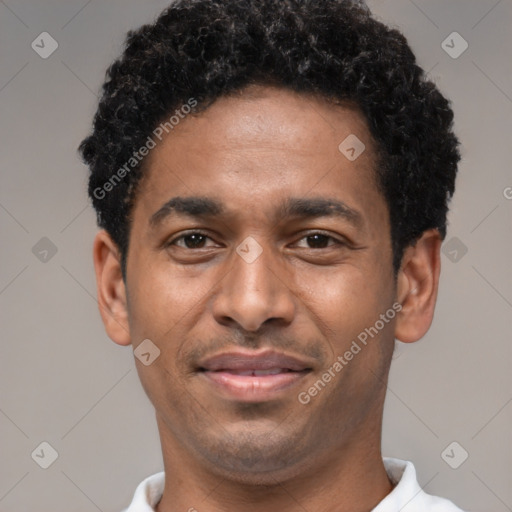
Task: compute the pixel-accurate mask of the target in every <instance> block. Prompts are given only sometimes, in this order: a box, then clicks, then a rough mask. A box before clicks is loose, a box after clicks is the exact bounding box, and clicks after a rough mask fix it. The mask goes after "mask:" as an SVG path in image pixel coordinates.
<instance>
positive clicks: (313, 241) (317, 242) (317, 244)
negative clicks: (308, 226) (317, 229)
mask: <svg viewBox="0 0 512 512" xmlns="http://www.w3.org/2000/svg"><path fill="white" fill-rule="evenodd" d="M306 240H307V241H308V246H309V247H311V248H312V249H324V248H325V247H328V246H329V240H332V237H330V236H327V235H320V234H316V235H309V236H307V237H306Z"/></svg>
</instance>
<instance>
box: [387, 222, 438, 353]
mask: <svg viewBox="0 0 512 512" xmlns="http://www.w3.org/2000/svg"><path fill="white" fill-rule="evenodd" d="M440 250H441V236H440V234H439V231H438V230H437V229H430V230H428V231H425V232H424V233H423V235H422V236H421V237H420V238H419V239H418V240H417V241H416V243H415V244H414V245H410V246H409V247H407V249H406V250H405V252H404V256H403V258H402V265H401V268H400V271H399V274H398V278H397V298H398V301H399V302H400V304H402V310H401V311H400V313H399V315H398V317H397V322H396V326H395V337H396V338H397V339H398V340H400V341H403V342H405V343H412V342H414V341H418V340H419V339H421V338H422V337H423V336H424V335H425V334H426V333H427V331H428V329H429V328H430V325H431V324H432V319H433V317H434V309H435V304H436V299H437V292H438V288H439V275H440V271H441V257H440Z"/></svg>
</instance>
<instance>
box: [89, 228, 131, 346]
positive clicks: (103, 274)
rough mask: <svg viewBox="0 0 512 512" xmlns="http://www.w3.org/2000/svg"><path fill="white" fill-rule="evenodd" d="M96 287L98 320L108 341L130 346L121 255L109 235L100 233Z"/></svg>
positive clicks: (96, 242) (96, 247) (95, 255)
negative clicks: (98, 310)
mask: <svg viewBox="0 0 512 512" xmlns="http://www.w3.org/2000/svg"><path fill="white" fill-rule="evenodd" d="M93 259H94V269H95V272H96V287H97V292H98V304H99V309H100V314H101V318H102V319H103V324H104V325H105V330H106V331H107V334H108V336H109V338H110V339H111V340H112V341H114V342H115V343H117V344H119V345H130V343H131V338H130V330H129V324H128V311H127V307H126V288H125V284H124V281H123V276H122V273H121V255H120V253H119V249H118V248H117V245H116V244H115V243H114V242H113V240H112V238H111V237H110V235H109V234H108V233H107V232H106V231H105V230H101V231H100V232H98V234H97V235H96V237H95V239H94V247H93Z"/></svg>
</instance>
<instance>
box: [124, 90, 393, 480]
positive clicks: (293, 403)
mask: <svg viewBox="0 0 512 512" xmlns="http://www.w3.org/2000/svg"><path fill="white" fill-rule="evenodd" d="M352 134H353V135H356V136H357V138H358V139H360V141H362V142H363V143H364V144H365V146H366V148H365V150H364V152H363V153H362V154H361V155H360V156H359V157H358V158H357V159H355V160H354V161H351V160H350V159H349V158H347V155H348V156H351V155H352V151H350V148H348V151H345V153H343V152H342V151H340V149H338V146H339V145H340V143H341V142H342V141H344V140H345V139H346V138H347V137H348V136H350V135H352ZM349 140H351V139H349ZM345 149H347V148H345ZM374 158H375V154H374V144H373V142H372V139H371V137H370V134H369V131H368V127H367V125H366V123H365V122H364V120H363V117H362V116H361V115H360V114H359V113H358V112H357V111H356V110H352V109H349V108H341V107H336V106H333V105H330V104H328V103H325V102H323V101H321V100H318V99H313V98H308V97H305V96H301V95H297V94H294V93H292V92H287V91H284V90H278V89H273V88H262V87H258V88H253V89H251V90H246V91H245V92H244V93H243V94H241V95H237V96H236V97H231V98H223V99H220V100H218V101H217V102H216V103H214V104H213V105H212V106H211V107H210V108H208V109H207V110H206V111H204V112H203V113H201V114H199V115H197V116H192V115H190V116H188V117H187V118H186V119H184V120H182V121H181V122H180V124H179V125H178V126H176V127H175V128H174V130H173V131H172V132H171V133H170V134H169V136H167V138H165V139H164V140H163V142H162V143H161V144H160V145H159V146H157V148H155V149H154V150H153V151H152V152H151V154H150V155H149V157H148V160H147V162H146V165H147V174H146V176H145V178H144V180H143V182H142V183H141V186H140V189H139V191H138V195H137V200H136V203H135V206H134V210H133V224H132V228H131V235H130V247H129V253H128V260H127V280H126V290H127V312H128V318H129V326H130V337H131V342H132V344H133V346H134V347H136V346H137V345H138V344H139V343H141V342H142V340H144V339H150V340H151V341H152V342H153V343H154V344H155V345H156V346H157V347H158V348H159V350H160V356H159V357H158V358H157V359H156V360H155V361H154V362H153V363H152V364H151V365H149V366H144V365H143V364H141V363H139V361H137V367H138V371H139V375H140V378H141V381H142V384H143V386H144V388H145V390H146V392H147V394H148V396H149V398H150V399H151V401H152V403H153V404H154V406H155V409H156V413H157V419H158V424H159V428H160V434H161V437H162V442H163V443H164V445H166V446H167V448H168V449H169V450H171V451H175V452H176V453H177V452H178V451H182V452H187V453H189V454H190V457H191V458H192V459H195V460H197V461H200V462H201V463H203V464H207V465H210V466H211V467H217V468H218V470H219V471H225V472H231V471H234V472H236V474H237V475H238V476H239V478H249V479H250V478H251V475H252V476H255V475H263V474H264V473H267V472H274V473H276V474H277V473H279V472H280V471H283V472H284V471H288V472H290V471H291V472H294V471H296V470H298V468H303V467H306V466H308V465H309V466H310V467H311V465H312V464H315V463H316V462H315V461H318V460H324V461H325V460H327V459H328V458H329V457H334V456H336V452H340V450H342V449H343V450H348V449H356V447H358V446H359V447H360V446H362V444H363V443H365V442H368V438H366V439H365V433H366V434H368V433H369V432H375V431H378V432H379V433H380V415H381V410H382V403H383V400H384V392H385V381H386V379H387V372H388V368H389V362H390V359H391V354H392V350H393V344H394V320H389V322H386V323H385V325H384V327H383V328H382V329H380V330H379V332H378V334H374V336H373V337H369V336H368V339H367V344H366V345H363V344H362V343H360V342H358V345H359V346H360V351H359V352H358V353H357V354H354V355H353V358H352V359H351V360H350V361H347V359H346V358H344V360H345V361H346V362H347V364H346V365H343V368H342V369H341V370H339V369H338V368H339V367H336V368H337V369H338V370H336V369H333V365H334V363H335V362H336V361H337V360H338V359H337V358H338V356H342V357H343V356H344V354H345V353H346V352H347V351H349V350H350V348H351V346H352V347H353V345H352V342H353V341H354V340H356V341H357V339H358V335H360V333H361V332H363V331H364V330H365V329H367V328H370V327H373V326H375V324H376V321H378V320H379V318H381V317H380V315H382V314H384V313H386V311H388V310H389V309H390V308H391V307H392V305H393V303H394V301H395V300H396V289H395V288H396V287H395V280H394V278H393V271H392V250H391V241H390V225H389V213H388V208H387V205H386V203H385V200H384V198H383V196H382V195H381V193H380V192H379V191H378V189H377V186H376V182H375V175H374V173H375V169H374V165H375V160H374ZM174 198H180V199H179V200H176V199H174ZM190 198H194V200H190ZM173 199H174V202H173V203H171V206H174V207H170V206H169V207H167V208H166V207H165V206H164V205H166V203H168V202H169V201H170V200H173ZM329 204H330V206H329ZM333 205H339V206H333ZM353 351H354V352H355V349H354V350H353ZM329 369H331V372H332V374H334V376H332V378H331V379H330V381H329V382H327V383H325V381H324V384H325V385H324V386H322V385H318V384H317V386H316V388H315V389H317V392H316V393H315V392H314V391H312V392H311V393H310V392H308V390H310V388H312V387H314V385H315V383H317V381H318V380H319V379H322V375H323V374H324V373H325V372H326V371H328V370H329ZM253 370H257V371H253ZM327 380H329V379H327ZM301 393H302V394H301ZM299 396H301V397H302V399H301V400H300V399H299ZM307 397H309V400H308V398H307ZM305 402H307V403H305ZM351 447H352V448H351Z"/></svg>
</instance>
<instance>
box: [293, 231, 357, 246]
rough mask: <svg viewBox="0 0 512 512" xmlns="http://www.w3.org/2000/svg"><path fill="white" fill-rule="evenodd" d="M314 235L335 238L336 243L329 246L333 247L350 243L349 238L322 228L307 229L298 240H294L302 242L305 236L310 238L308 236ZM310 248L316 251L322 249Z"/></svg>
mask: <svg viewBox="0 0 512 512" xmlns="http://www.w3.org/2000/svg"><path fill="white" fill-rule="evenodd" d="M314 235H321V236H325V237H326V238H330V239H331V240H333V241H334V242H335V243H334V244H331V245H330V246H328V247H333V246H335V245H349V242H348V240H346V239H345V238H344V237H342V236H341V235H340V236H335V235H334V234H332V233H330V232H326V231H322V230H321V229H313V230H310V231H307V232H303V233H302V234H301V236H300V238H298V239H297V241H296V242H294V243H295V244H296V243H297V242H300V241H301V240H304V239H305V238H308V237H310V236H314ZM308 249H311V250H315V251H319V250H321V249H315V248H314V247H308ZM324 249H325V248H324Z"/></svg>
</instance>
